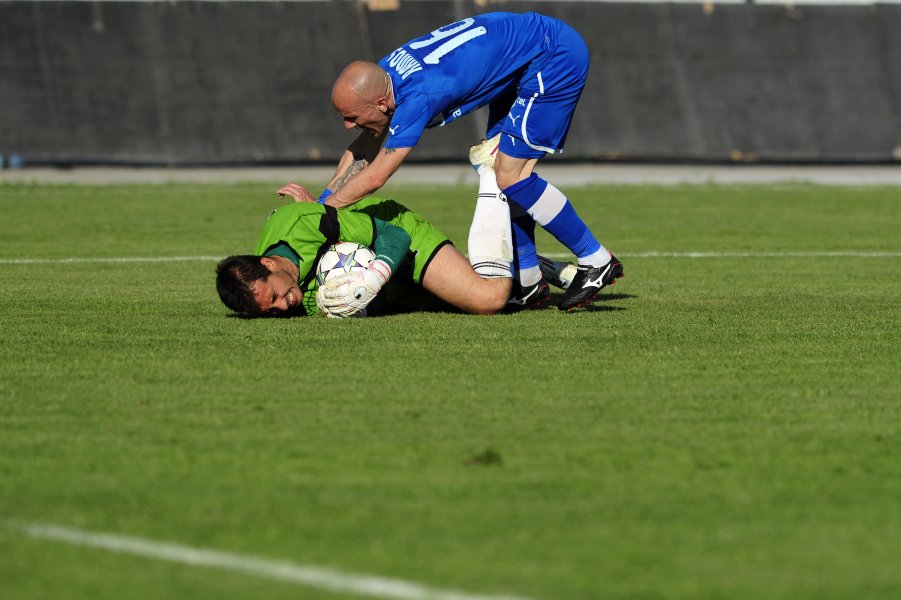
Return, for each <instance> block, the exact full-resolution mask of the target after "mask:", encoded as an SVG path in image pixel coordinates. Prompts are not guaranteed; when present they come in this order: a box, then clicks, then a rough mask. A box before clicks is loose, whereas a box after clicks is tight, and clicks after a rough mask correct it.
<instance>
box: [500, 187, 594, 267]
mask: <svg viewBox="0 0 901 600" xmlns="http://www.w3.org/2000/svg"><path fill="white" fill-rule="evenodd" d="M503 192H504V195H505V196H507V198H508V199H509V200H512V201H514V202H515V203H516V204H518V205H520V206H521V207H523V208H524V209H525V210H526V211H527V212H528V213H529V215H531V217H532V218H533V219H535V222H536V223H538V224H539V225H541V226H542V227H543V228H544V230H545V231H547V232H548V233H550V234H551V235H553V236H554V237H555V238H557V239H558V240H559V241H560V243H561V244H563V245H564V246H566V247H567V248H568V249H569V251H570V252H572V253H573V254H575V255H576V257H577V258H578V259H580V260H579V262H580V263H582V262H583V260H582V259H589V261H590V262H589V263H586V264H591V263H594V262H598V260H599V259H603V257H604V256H607V260H609V253H608V252H607V251H606V249H605V248H604V247H603V246H601V243H600V242H598V241H597V239H596V238H595V237H594V235H593V234H592V233H591V230H590V229H588V226H587V225H585V223H584V221H582V219H580V218H579V215H577V214H576V209H575V208H573V205H572V203H571V202H570V201H569V200H568V199H567V198H566V196H564V195H563V193H562V192H561V191H560V190H558V189H557V188H556V187H554V186H553V185H551V184H550V183H548V182H547V181H545V180H544V179H542V178H541V177H539V176H538V174H537V173H532V174H531V175H530V176H529V177H527V178H526V179H523V180H522V181H520V182H518V183H514V184H513V185H511V186H510V187H508V188H506V189H504V190H503ZM515 237H516V234H515V232H514V239H515ZM533 239H534V238H533ZM601 264H604V263H603V262H601V263H600V264H599V265H595V266H600V265H601Z"/></svg>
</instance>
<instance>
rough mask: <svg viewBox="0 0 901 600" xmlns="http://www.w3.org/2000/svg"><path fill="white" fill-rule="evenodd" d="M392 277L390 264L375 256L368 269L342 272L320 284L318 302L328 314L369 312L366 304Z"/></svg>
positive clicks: (320, 307) (363, 313)
mask: <svg viewBox="0 0 901 600" xmlns="http://www.w3.org/2000/svg"><path fill="white" fill-rule="evenodd" d="M389 277H391V267H389V266H388V264H387V263H386V262H385V261H383V260H379V259H376V260H373V261H371V262H370V263H369V267H368V268H366V269H360V270H358V271H352V272H350V273H345V274H344V275H339V276H338V277H335V278H334V279H331V280H329V281H326V282H325V283H324V284H322V285H320V286H319V290H318V291H317V292H316V304H317V305H318V306H319V309H320V310H321V311H322V312H323V313H324V314H325V316H327V317H333V318H338V319H340V318H344V317H353V316H358V317H362V316H366V307H367V306H369V303H370V302H372V300H373V299H374V298H375V297H376V295H377V294H378V293H379V290H381V289H382V286H383V285H385V283H386V282H387V281H388V278H389Z"/></svg>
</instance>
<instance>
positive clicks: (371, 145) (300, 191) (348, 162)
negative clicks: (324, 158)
mask: <svg viewBox="0 0 901 600" xmlns="http://www.w3.org/2000/svg"><path fill="white" fill-rule="evenodd" d="M383 140H384V136H383V137H381V138H374V137H372V135H371V134H369V133H368V132H363V133H361V134H360V135H359V136H357V139H355V140H354V141H353V143H351V145H350V146H348V147H347V150H345V151H344V153H343V154H342V155H341V158H340V160H338V168H337V169H335V175H334V176H333V177H332V179H331V181H329V182H328V185H327V186H326V191H325V192H323V194H322V195H323V196H325V197H328V196H329V195H330V194H331V193H332V192H335V191H337V190H339V189H341V188H342V187H344V184H345V183H347V182H348V181H350V180H351V179H352V178H353V176H354V175H356V174H357V173H359V172H360V171H362V170H363V168H364V167H365V166H366V165H368V164H369V163H371V162H372V161H373V160H375V157H376V155H377V154H378V153H379V148H380V147H381V145H382V141H383ZM277 192H278V194H279V197H281V196H290V197H291V198H293V199H294V201H295V202H316V201H317V199H316V196H314V195H313V194H312V193H311V192H310V191H309V190H308V189H307V188H305V187H304V186H302V185H299V184H296V183H287V184H285V185H283V186H282V187H281V188H279V189H278V190H277Z"/></svg>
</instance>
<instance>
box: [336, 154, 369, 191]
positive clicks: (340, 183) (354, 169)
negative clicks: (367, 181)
mask: <svg viewBox="0 0 901 600" xmlns="http://www.w3.org/2000/svg"><path fill="white" fill-rule="evenodd" d="M355 158H356V157H355ZM368 164H369V161H367V160H366V159H365V158H360V159H358V160H354V161H353V163H351V165H350V166H349V167H347V170H346V171H344V173H342V174H341V177H339V178H338V180H337V181H335V183H334V184H332V187H331V190H332V192H337V191H338V190H340V189H341V188H343V187H344V186H345V185H347V182H348V181H350V180H351V179H352V178H353V176H354V175H356V174H357V173H359V172H360V171H362V170H363V168H364V167H365V166H366V165H368Z"/></svg>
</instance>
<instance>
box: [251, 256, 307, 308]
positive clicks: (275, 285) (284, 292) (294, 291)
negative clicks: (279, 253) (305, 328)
mask: <svg viewBox="0 0 901 600" xmlns="http://www.w3.org/2000/svg"><path fill="white" fill-rule="evenodd" d="M282 260H284V259H282ZM261 262H262V263H263V265H264V266H265V267H266V268H267V269H269V277H267V278H266V279H257V280H256V281H254V282H253V284H251V286H250V291H251V292H253V297H254V299H255V300H256V302H257V308H259V310H260V312H261V313H278V312H286V311H289V310H293V309H295V308H297V307H298V306H300V301H301V299H302V298H303V295H302V294H301V293H300V288H299V287H298V285H297V275H296V274H295V273H292V272H290V271H289V270H288V269H286V268H284V266H283V265H282V264H280V263H281V261H275V260H271V259H266V258H264V259H263V260H262V261H261Z"/></svg>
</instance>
